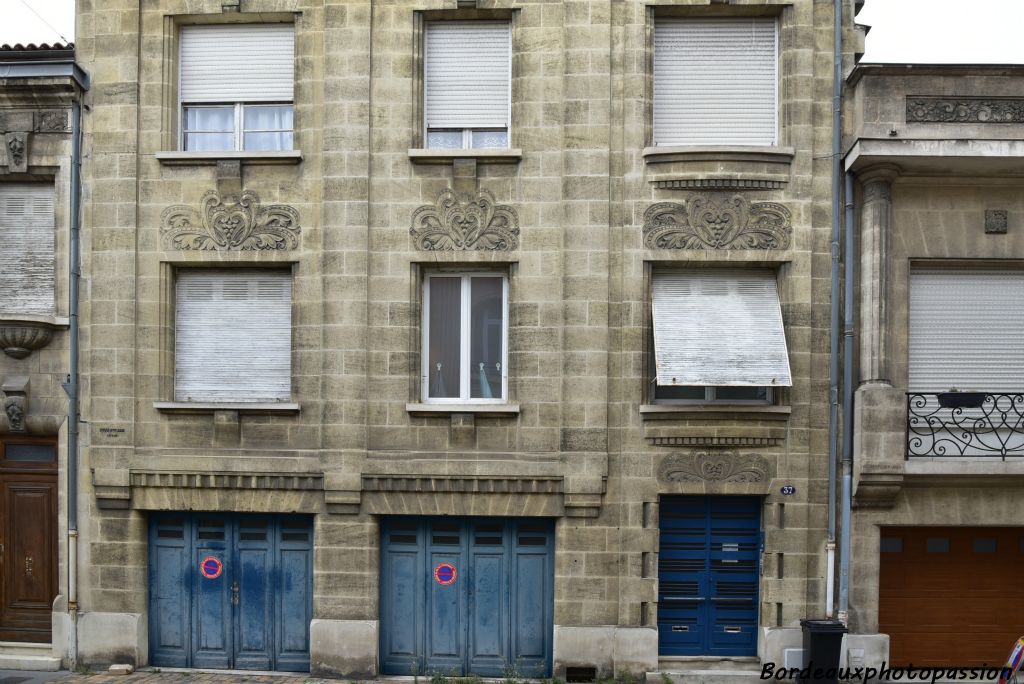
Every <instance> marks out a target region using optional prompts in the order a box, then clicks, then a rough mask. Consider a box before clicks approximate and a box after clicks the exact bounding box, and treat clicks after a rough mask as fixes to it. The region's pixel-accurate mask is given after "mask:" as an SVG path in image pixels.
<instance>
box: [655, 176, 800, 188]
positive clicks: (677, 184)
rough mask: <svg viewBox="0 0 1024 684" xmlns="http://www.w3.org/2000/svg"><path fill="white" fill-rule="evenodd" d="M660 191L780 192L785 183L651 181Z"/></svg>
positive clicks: (698, 180) (710, 180)
mask: <svg viewBox="0 0 1024 684" xmlns="http://www.w3.org/2000/svg"><path fill="white" fill-rule="evenodd" d="M653 182H654V187H656V188H658V189H661V190H781V189H782V188H783V187H784V186H785V185H786V183H785V181H776V180H752V179H744V178H691V179H685V180H682V179H681V180H658V181H653Z"/></svg>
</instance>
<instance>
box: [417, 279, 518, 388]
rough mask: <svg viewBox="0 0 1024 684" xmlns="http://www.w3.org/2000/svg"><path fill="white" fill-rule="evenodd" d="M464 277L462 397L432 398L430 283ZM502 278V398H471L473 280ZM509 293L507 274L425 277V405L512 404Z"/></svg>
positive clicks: (460, 360)
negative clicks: (510, 399)
mask: <svg viewBox="0 0 1024 684" xmlns="http://www.w3.org/2000/svg"><path fill="white" fill-rule="evenodd" d="M456 277H458V278H461V279H462V289H461V295H460V297H461V299H460V304H461V308H460V310H461V324H460V331H461V335H460V339H459V396H458V397H431V396H430V367H429V366H430V280H431V279H432V278H456ZM486 277H491V278H501V283H502V287H501V298H502V302H501V304H502V307H501V309H502V311H501V315H502V320H501V333H502V334H501V396H500V397H494V398H491V399H486V398H471V397H470V393H471V387H472V382H471V376H472V369H471V368H470V361H469V359H470V355H471V349H470V347H471V344H472V333H471V332H470V330H471V323H472V307H471V304H472V298H471V289H470V286H471V282H472V279H473V278H486ZM508 290H509V274H508V272H507V271H465V270H459V271H445V270H431V271H430V272H429V273H426V274H425V275H424V276H423V318H422V326H421V327H422V328H423V330H422V333H423V334H422V339H421V366H422V369H423V370H422V373H421V375H422V377H421V390H420V391H421V392H422V394H421V397H422V401H423V402H424V403H429V404H505V403H508V329H509V319H508V311H509V306H508Z"/></svg>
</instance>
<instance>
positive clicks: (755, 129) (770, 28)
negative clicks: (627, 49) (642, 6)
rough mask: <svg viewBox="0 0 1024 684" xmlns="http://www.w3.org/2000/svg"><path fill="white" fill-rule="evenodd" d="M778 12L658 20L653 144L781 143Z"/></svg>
mask: <svg viewBox="0 0 1024 684" xmlns="http://www.w3.org/2000/svg"><path fill="white" fill-rule="evenodd" d="M777 36H778V24H777V21H776V19H775V18H774V17H733V18H704V17H700V18H685V19H658V20H657V21H656V23H655V28H654V144H655V145H775V144H777V138H778V122H777V110H778V105H777V91H778V73H777V65H778V38H777Z"/></svg>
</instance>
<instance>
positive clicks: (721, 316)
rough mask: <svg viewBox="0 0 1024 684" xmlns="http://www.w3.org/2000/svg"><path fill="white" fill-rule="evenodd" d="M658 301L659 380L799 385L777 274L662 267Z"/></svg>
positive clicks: (656, 281) (657, 276)
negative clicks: (792, 373)
mask: <svg viewBox="0 0 1024 684" xmlns="http://www.w3.org/2000/svg"><path fill="white" fill-rule="evenodd" d="M652 298H653V310H654V316H653V319H654V357H655V364H656V366H657V375H658V377H657V382H658V384H659V385H734V386H776V387H777V386H786V387H788V386H790V385H792V384H793V381H792V378H791V376H790V371H789V354H788V352H787V348H786V334H785V330H784V328H783V325H782V307H781V306H780V304H779V291H778V285H777V284H776V282H775V273H774V272H772V271H768V270H762V269H758V270H753V269H742V270H740V269H729V270H726V269H695V270H688V271H664V272H657V273H655V275H654V282H653V287H652Z"/></svg>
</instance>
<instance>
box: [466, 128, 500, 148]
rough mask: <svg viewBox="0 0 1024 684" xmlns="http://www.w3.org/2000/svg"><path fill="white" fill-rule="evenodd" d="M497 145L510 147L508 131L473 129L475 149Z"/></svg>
mask: <svg viewBox="0 0 1024 684" xmlns="http://www.w3.org/2000/svg"><path fill="white" fill-rule="evenodd" d="M496 147H497V148H506V147H508V132H507V131H473V149H477V150H486V149H490V148H496Z"/></svg>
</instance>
